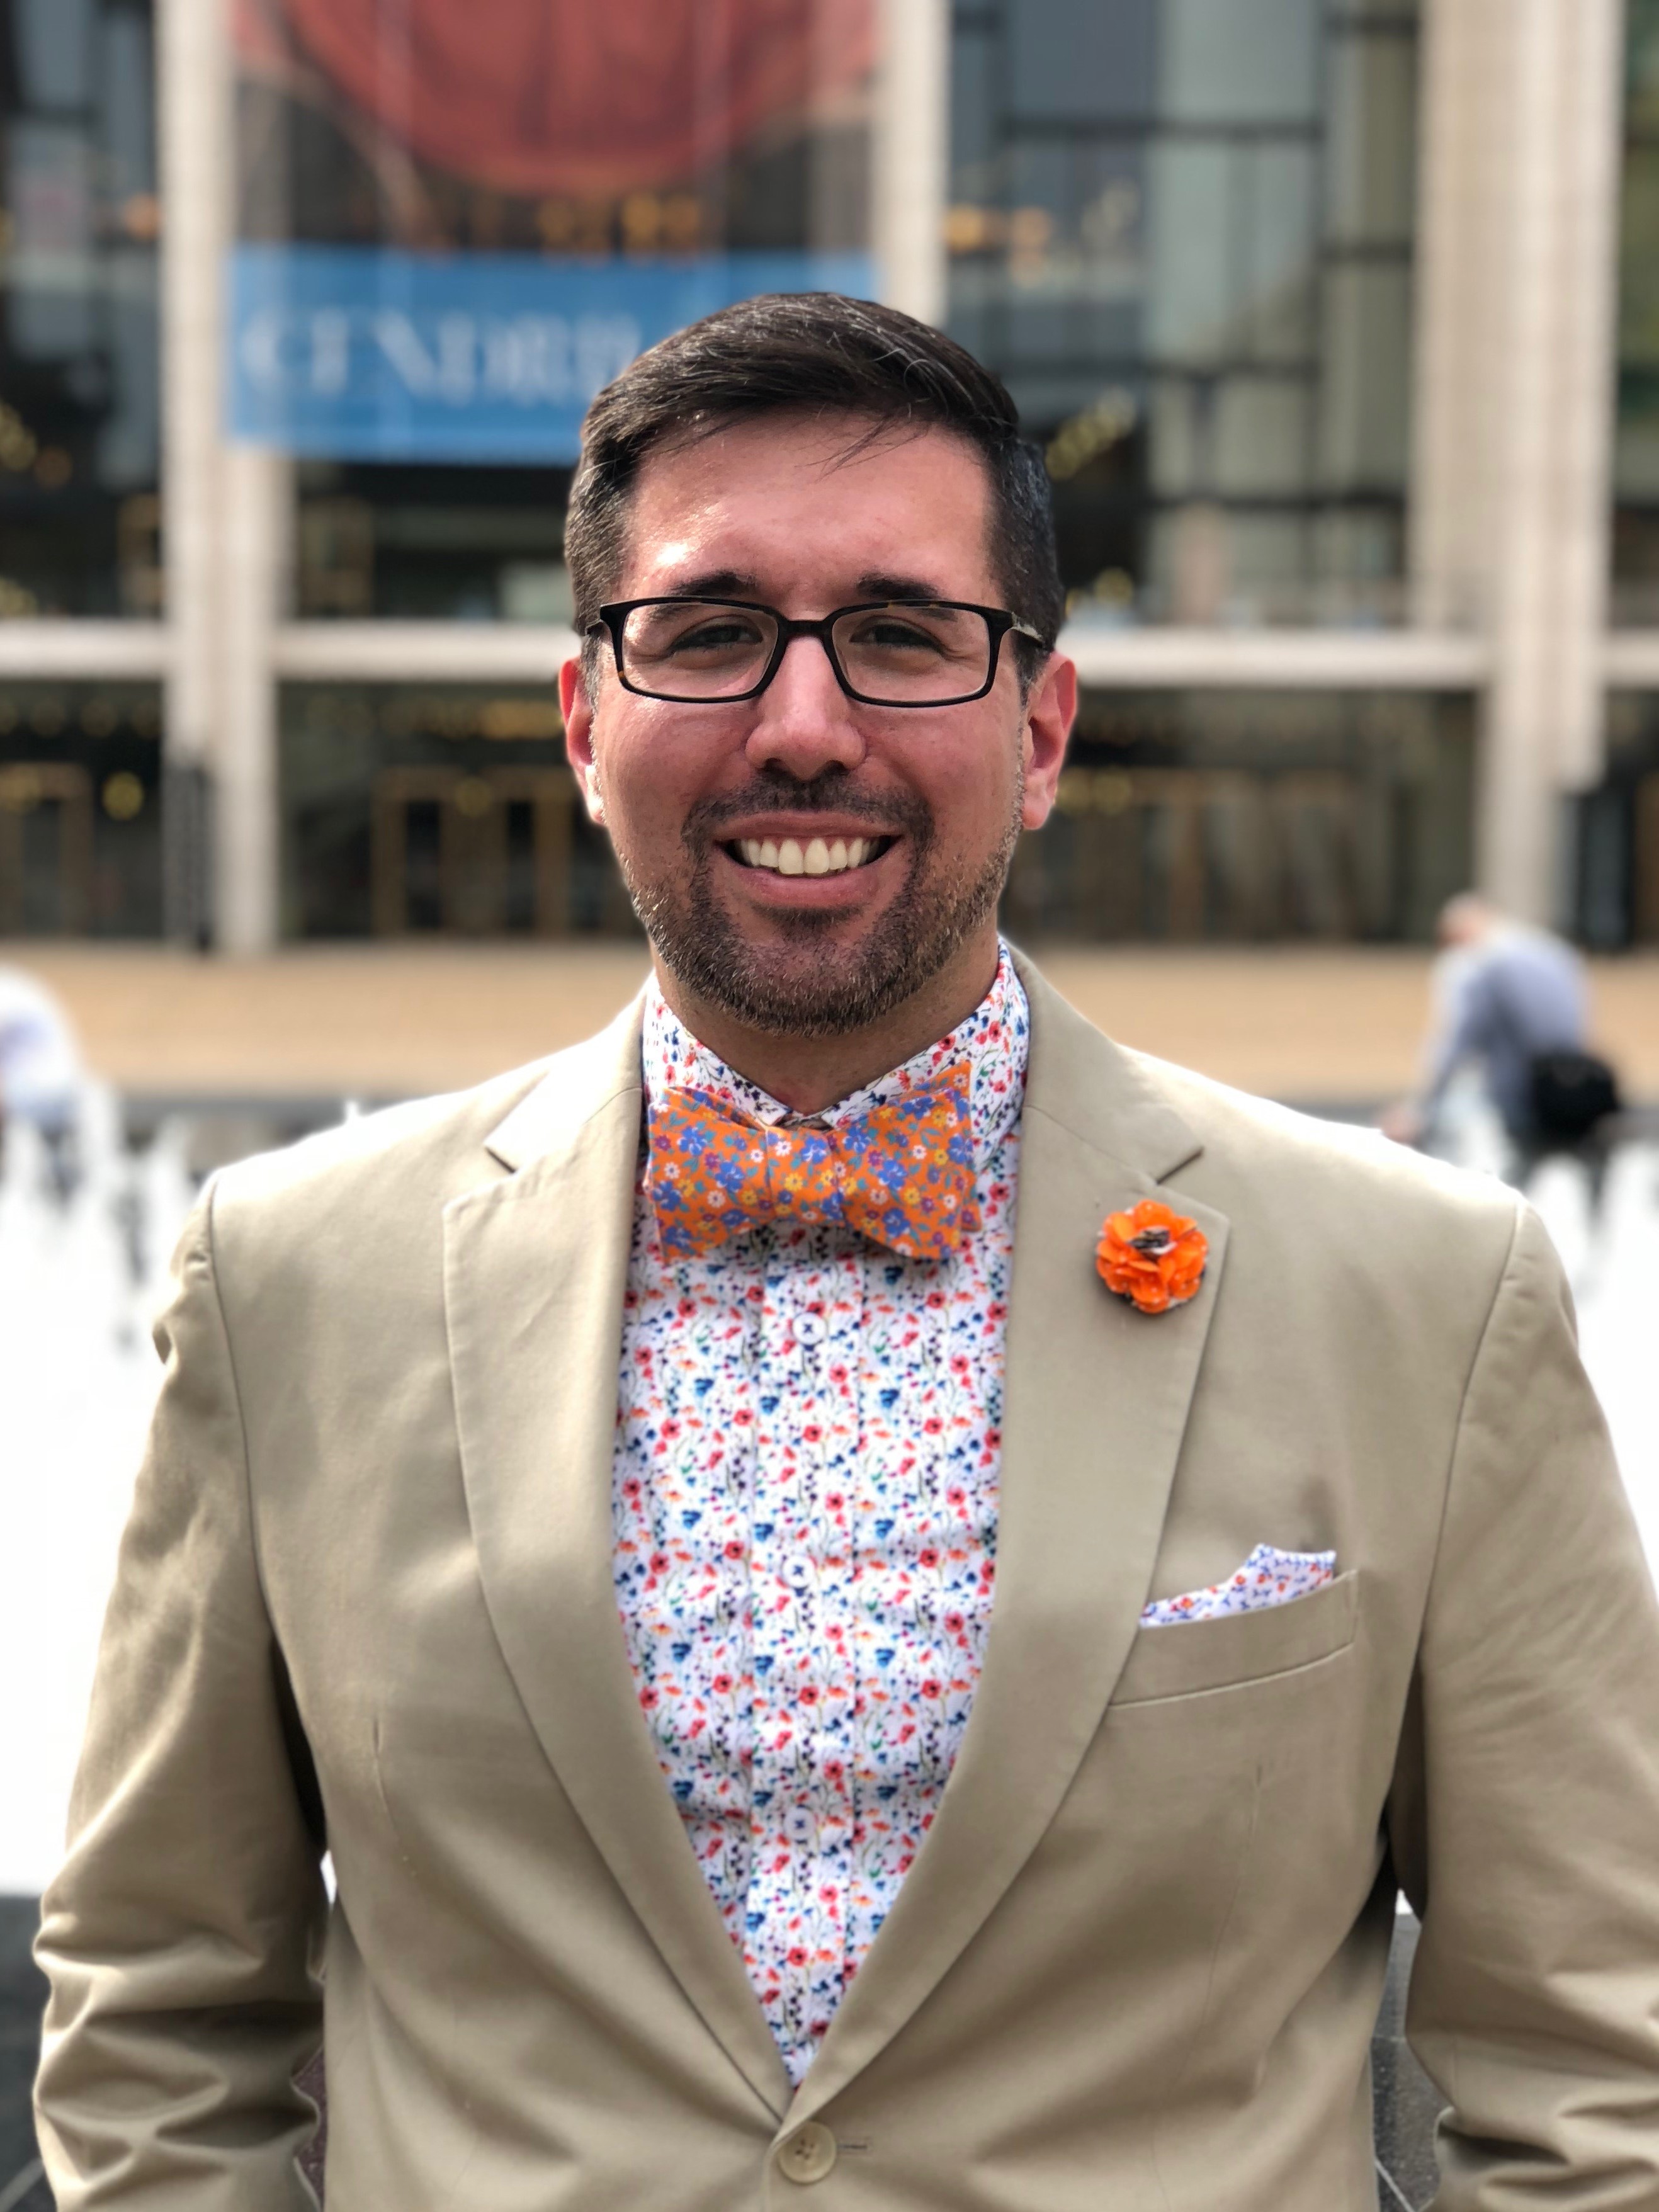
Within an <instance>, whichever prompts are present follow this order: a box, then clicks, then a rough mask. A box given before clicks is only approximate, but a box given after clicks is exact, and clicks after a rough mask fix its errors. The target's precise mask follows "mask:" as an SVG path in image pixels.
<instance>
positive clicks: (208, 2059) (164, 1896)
mask: <svg viewBox="0 0 1659 2212" xmlns="http://www.w3.org/2000/svg"><path fill="white" fill-rule="evenodd" d="M173 1279H174V1294H173V1299H172V1302H171V1304H169V1306H168V1308H167V1311H166V1312H165V1313H164V1315H163V1316H162V1318H161V1321H160V1322H159V1323H158V1324H157V1328H156V1345H157V1348H158V1350H159V1351H160V1352H161V1355H162V1357H163V1358H164V1360H165V1362H166V1376H165V1379H164V1382H163V1384H162V1389H161V1397H160V1401H159V1403H158V1407H157V1410H156V1413H155V1421H154V1424H153V1426H152V1428H151V1431H150V1436H149V1445H148V1449H147V1450H146V1454H145V1457H144V1461H143V1466H142V1468H141V1470H140V1473H139V1476H138V1480H137V1488H136V1491H135V1494H134V1499H133V1504H132V1509H131V1516H130V1519H129V1521H128V1524H127V1528H126V1531H125V1536H124V1537H123V1540H122V1544H121V1551H120V1558H119V1564H118V1568H117V1571H116V1579H115V1588H114V1593H113V1595H112V1599H111V1601H110V1606H109V1611H108V1613H107V1616H106V1621H105V1625H104V1632H103V1640H102V1643H101V1645H100V1651H99V1658H98V1667H97V1673H96V1677H95V1680H94V1690H93V1697H92V1706H91V1713H90V1717H89V1721H88V1729H87V1735H86V1741H85V1744H84V1747H83V1748H82V1757H81V1764H80V1767H79V1771H78V1772H77V1775H76V1784H75V1789H74V1793H73V1797H72V1800H71V1806H70V1842H69V1849H68V1855H67V1857H66V1859H65V1861H64V1865H63V1868H62V1869H61V1871H60V1872H59V1873H58V1876H57V1878H56V1879H55V1881H53V1882H52V1886H51V1887H50V1889H49V1890H48V1892H47V1893H46V1898H45V1899H44V1901H43V1909H42V1925H41V1931H40V1939H39V1942H38V1944H37V1947H36V1955H37V1957H38V1958H39V1960H40V1964H41V1966H42V1967H43V1969H44V1970H45V1972H46V1975H47V1977H48V1979H49V1982H50V1984H51V1993H50V1998H49V2002H48V2005H47V2011H46V2031H45V2038H44V2043H43V2050H42V2057H41V2063H40V2076H39V2081H38V2083H37V2087H36V2112H37V2119H38V2124H39V2130H40V2147H41V2154H42V2156H43V2158H44V2160H45V2162H46V2174H47V2178H48V2179H49V2180H50V2182H51V2184H52V2188H53V2190H54V2191H56V2193H57V2203H58V2208H59V2212H94V2208H100V2212H101V2208H103V2207H106V2206H107V2207H117V2206H120V2207H126V2206H131V2207H134V2208H135V2212H136V2208H137V2207H140V2206H143V2207H144V2208H145V2212H149V2208H150V2207H152V2206H154V2207H157V2208H159V2207H161V2206H163V2205H165V2206H166V2207H167V2212H301V2208H302V2207H313V2206H314V2204H315V2199H314V2197H313V2196H312V2193H311V2191H310V2189H309V2187H308V2186H307V2183H306V2182H305V2180H304V2179H303V2178H302V2177H301V2173H300V2172H299V2169H298V2167H297V2166H296V2165H295V2152H296V2150H297V2149H298V2148H299V2147H300V2146H301V2144H302V2143H303V2142H304V2141H305V2140H306V2138H307V2136H308V2135H309V2134H310V2132H311V2130H312V2128H313V2125H314V2123H315V2118H316V2113H315V2108H314V2106H313V2105H312V2103H311V2101H310V2100H309V2099H308V2098H307V2097H306V2096H304V2095H303V2094H302V2093H301V2092H300V2091H299V2090H298V2089H296V2088H295V2074H296V2073H297V2072H298V2071H299V2069H301V2067H302V2066H303V2065H304V2064H305V2063H307V2060H308V2059H309V2058H310V2057H312V2056H313V2054H314V2053H315V2051H316V2050H317V2048H318V2045H319V2042H320V2039H321V2016H322V2007H321V1984H320V1980H319V1958H320V1948H321V1934H322V1929H323V1927H324V1924H325V1916H326V1899H325V1893H324V1889H323V1884H322V1877H321V1866H320V1859H321V1850H322V1838H321V1836H320V1833H319V1827H320V1822H319V1820H318V1818H317V1816H316V1814H315V1812H314V1809H308V1808H314V1803H315V1799H314V1782H313V1780H312V1778H310V1776H309V1774H308V1771H307V1770H308V1765H309V1761H308V1758H307V1753H306V1751H305V1747H304V1743H303V1740H302V1739H301V1736H300V1734H299V1730H298V1725H297V1722H296V1721H295V1717H294V1713H293V1707H292V1703H291V1700H290V1699H289V1694H288V1689H287V1682H286V1676H285V1674H284V1670H283V1664H282V1660H281V1655H280V1653H279V1651H278V1650H277V1647H276V1640H275V1638H274V1636H273V1633H272V1630H271V1625H270V1620H269V1619H268V1617H267V1613H266V1610H265V1605H264V1597H263V1595H262V1592H261V1589H260V1584H259V1577H258V1565H257V1561H256V1559H255V1553H254V1544H253V1536H252V1525H251V1515H250V1504H249V1492H248V1480H247V1469H246V1460H245V1453H244V1447H243V1437H242V1425H241V1418H240V1411H239V1407H238V1404H237V1394H236V1384H235V1377H234V1370H233V1364H232V1358H231V1349H230V1346H229V1343H228V1338H227V1334H226V1329H225V1323H224V1318H223V1315H222V1310H221V1306H220V1301H219V1296H218V1291H217V1288H216V1282H215V1278H214V1255H213V1228H212V1196H211V1192H210V1193H209V1194H208V1195H207V1196H206V1197H205V1198H204V1201H203V1204H202V1205H201V1206H200V1207H199V1208H198V1209H197V1212H196V1214H195V1215H194V1216H193V1217H192V1218H191V1222H190V1224H189V1225H188V1226H187V1228H186V1229H185V1234H184V1236H183V1237H182V1239H181V1241H180V1243H179V1249H178V1252H177V1254H176V1255H175V1258H174V1261H173Z"/></svg>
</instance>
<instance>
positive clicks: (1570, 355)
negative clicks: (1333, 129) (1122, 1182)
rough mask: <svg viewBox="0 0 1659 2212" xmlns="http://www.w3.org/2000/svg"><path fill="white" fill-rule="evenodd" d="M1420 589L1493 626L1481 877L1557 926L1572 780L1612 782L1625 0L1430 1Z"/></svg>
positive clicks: (1435, 607) (1430, 608)
mask: <svg viewBox="0 0 1659 2212" xmlns="http://www.w3.org/2000/svg"><path fill="white" fill-rule="evenodd" d="M1623 48H1624V10H1623V4H1622V0H1433V4H1432V6H1431V9H1430V10H1429V15H1428V20H1427V23H1426V36H1425V69H1424V95H1423V112H1424V155H1423V171H1422V179H1423V185H1422V202H1421V219H1420V225H1419V284H1418V316H1419V327H1418V338H1417V348H1418V359H1417V369H1418V381H1417V391H1416V401H1417V412H1416V427H1415V433H1414V453H1413V548H1412V556H1413V557H1412V567H1413V607H1414V614H1415V617H1416V619H1417V620H1419V622H1422V623H1425V624H1428V625H1430V626H1437V625H1441V624H1451V625H1455V624H1460V623H1476V624H1479V625H1480V626H1481V627H1482V628H1484V629H1486V634H1487V635H1488V637H1489V639H1490V641H1491V644H1492V655H1493V675H1492V683H1491V685H1490V687H1489V690H1488V694H1487V697H1486V702H1485V712H1484V716H1483V731H1482V741H1481V756H1480V772H1479V781H1478V811H1477V832H1476V867H1477V875H1478V878H1479V881H1480V885H1481V887H1482V889H1483V890H1486V892H1487V893H1488V894H1489V895H1490V896H1492V897H1493V898H1494V899H1496V900H1498V901H1499V902H1501V903H1502V904H1503V905H1504V906H1506V907H1508V908H1511V909H1512V910H1514V911H1515V912H1516V913H1520V914H1523V915H1529V916H1531V917H1533V918H1534V919H1536V920H1540V921H1549V920H1553V919H1555V918H1556V909H1557V905H1558V897H1559V883H1560V874H1561V870H1560V862H1561V858H1562V852H1561V826H1562V810H1561V800H1562V797H1563V794H1564V793H1566V792H1568V791H1570V790H1572V789H1577V788H1582V787H1584V786H1586V785H1588V784H1591V783H1594V782H1595V781H1596V780H1597V778H1598V777H1599V775H1600V774H1601V750H1602V731H1603V724H1604V720H1605V702H1604V694H1603V684H1602V678H1601V641H1602V633H1603V629H1604V625H1605V622H1606V615H1607V565H1608V560H1609V526H1610V516H1609V498H1610V489H1609V454H1610V447H1611V429H1612V410H1613V376H1614V354H1613V320H1614V304H1615V299H1614V288H1615V269H1616V249H1617V225H1618V204H1619V161H1620V72H1621V63H1622V56H1623Z"/></svg>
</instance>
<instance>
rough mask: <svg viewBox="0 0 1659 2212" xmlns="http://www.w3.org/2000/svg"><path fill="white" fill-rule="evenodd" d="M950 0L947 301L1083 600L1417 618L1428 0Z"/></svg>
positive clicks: (1092, 612) (1080, 609)
mask: <svg viewBox="0 0 1659 2212" xmlns="http://www.w3.org/2000/svg"><path fill="white" fill-rule="evenodd" d="M1074 17H1075V20H1073V18H1074ZM1085 17H1086V19H1087V20H1086V21H1085V20H1084V19H1085ZM1062 19H1063V20H1062ZM955 21H956V26H957V32H956V44H955V60H954V65H953V78H952V102H953V109H952V113H953V126H952V127H953V139H952V145H953V170H952V180H951V209H950V216H949V224H948V232H947V236H948V241H949V246H950V249H951V264H950V265H951V287H950V322H951V330H952V331H954V332H955V333H956V335H957V336H958V337H961V338H962V339H963V342H964V343H966V344H968V345H969V346H971V347H973V348H974V349H975V351H976V352H978V353H979V354H980V355H981V356H982V357H983V358H985V359H986V360H987V361H989V362H991V363H992V364H993V365H994V367H996V368H998V369H999V370H1000V372H1001V373H1002V374H1003V375H1004V377H1005V378H1006V380H1007V382H1008V383H1009V386H1010V387H1011V389H1012V391H1013V392H1014V395H1015V398H1017V400H1018V403H1019V406H1020V410H1021V413H1022V415H1023V416H1024V420H1025V422H1026V423H1027V424H1028V426H1029V428H1030V430H1031V432H1032V434H1033V435H1035V436H1036V437H1037V438H1038V439H1039V440H1040V441H1042V445H1043V447H1044V448H1045V451H1046V452H1047V453H1048V459H1049V468H1050V473H1051V475H1052V476H1053V477H1054V483H1055V500H1056V508H1057V514H1058V520H1059V528H1060V544H1061V553H1062V561H1063V563H1064V573H1065V579H1066V586H1067V588H1068V592H1069V593H1070V597H1071V605H1072V610H1073V614H1074V615H1075V616H1078V617H1084V618H1089V617H1093V618H1097V619H1100V620H1106V621H1114V622H1121V621H1125V620H1134V619H1141V620H1155V621H1161V620H1170V619H1176V620H1182V621H1237V622H1308V621H1315V622H1350V623H1352V622H1360V623H1375V622H1378V621H1395V620H1397V619H1399V617H1400V616H1401V611H1402V607H1403V597H1404V595H1403V592H1402V589H1401V567H1402V562H1403V551H1404V537H1405V528H1404V524H1405V501H1406V484H1407V455H1408V447H1409V401H1410V380H1411V379H1410V371H1411V325H1412V318H1411V282H1410V272H1411V254H1412V236H1413V198H1414V172H1415V146H1414V131H1415V100H1416V73H1417V39H1416V22H1415V10H1414V9H1413V8H1411V7H1410V6H1407V5H1396V6H1393V7H1391V8H1389V9H1381V8H1376V9H1362V8H1356V7H1351V6H1341V7H1339V6H1336V5H1328V4H1325V0H1253V4H1252V5H1251V6H1250V7H1249V9H1243V8H1241V7H1239V6H1238V5H1237V0H1146V4H1145V5H1142V6H1132V5H1130V4H1129V0H1121V4H1120V5H1116V6H1114V7H1111V8H1092V9H1091V8H1084V7H1079V8H1078V9H1075V10H1072V9H1066V8H1062V7H1060V6H1059V5H1058V4H1057V0H1044V4H1042V5H1037V4H1036V0H958V5H957V10H956V17H955ZM1062 32H1063V33H1065V35H1066V37H1067V38H1069V40H1070V42H1071V43H1070V46H1069V48H1066V47H1062V46H1056V40H1058V39H1059V38H1060V34H1061V33H1062ZM1028 47H1042V48H1044V50H1045V58H1044V59H1043V61H1042V64H1041V72H1040V73H1041V88H1046V89H1042V90H1041V97H1040V98H1039V89H1041V88H1036V87H1037V73H1038V64H1036V63H1035V62H1028V61H1027V59H1026V58H1025V56H1026V49H1027V48H1028ZM1062 57H1063V58H1065V59H1066V60H1068V61H1069V62H1070V64H1072V68H1071V76H1070V81H1069V88H1066V74H1065V71H1064V70H1063V69H1062V68H1061V66H1060V60H1061V58H1062ZM1085 60H1086V62H1087V66H1085ZM1022 71H1024V72H1025V75H1024V76H1022V75H1021V72H1022ZM1020 87H1024V89H1017V88H1020ZM1345 513H1346V514H1350V515H1352V518H1354V520H1355V522H1356V527H1354V528H1353V529H1352V530H1346V531H1345V530H1343V529H1340V528H1337V527H1334V526H1333V524H1334V520H1336V519H1337V518H1339V517H1340V516H1342V515H1343V514H1345ZM1379 521H1381V522H1382V523H1383V525H1384V526H1383V528H1381V529H1379V527H1378V524H1379ZM1350 558H1352V562H1353V563H1354V565H1352V566H1351V567H1346V568H1336V569H1335V570H1332V569H1330V568H1328V567H1322V566H1320V565H1317V564H1318V563H1320V562H1329V561H1332V560H1335V561H1338V562H1342V561H1346V560H1348V559H1350Z"/></svg>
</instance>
